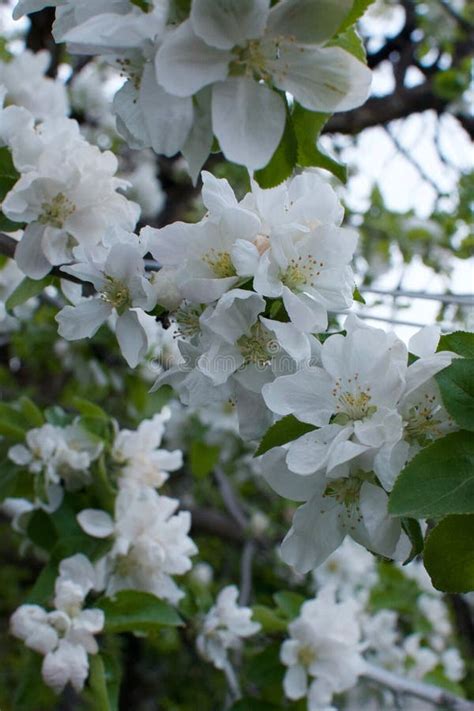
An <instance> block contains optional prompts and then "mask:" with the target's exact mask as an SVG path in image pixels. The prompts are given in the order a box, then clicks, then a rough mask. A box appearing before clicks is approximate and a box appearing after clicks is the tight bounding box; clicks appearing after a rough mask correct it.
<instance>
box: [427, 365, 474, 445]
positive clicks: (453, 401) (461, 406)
mask: <svg viewBox="0 0 474 711" xmlns="http://www.w3.org/2000/svg"><path fill="white" fill-rule="evenodd" d="M436 380H437V382H438V385H439V388H440V390H441V395H442V398H443V402H444V405H445V407H446V409H447V411H448V412H449V414H450V415H451V416H452V417H453V418H454V420H455V421H456V422H457V423H458V425H459V426H460V427H463V428H464V429H465V430H470V431H471V432H472V431H474V358H456V359H455V360H453V362H452V363H451V365H450V366H449V368H445V370H443V371H441V373H438V375H437V376H436Z"/></svg>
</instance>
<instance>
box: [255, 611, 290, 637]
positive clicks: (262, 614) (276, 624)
mask: <svg viewBox="0 0 474 711" xmlns="http://www.w3.org/2000/svg"><path fill="white" fill-rule="evenodd" d="M252 619H253V620H255V622H259V623H260V624H261V625H262V630H263V631H264V632H267V633H270V634H272V633H273V632H285V631H286V628H287V627H288V620H287V619H285V618H283V617H281V615H279V614H278V612H277V611H276V610H273V609H272V608H271V607H267V606H266V605H254V606H253V607H252Z"/></svg>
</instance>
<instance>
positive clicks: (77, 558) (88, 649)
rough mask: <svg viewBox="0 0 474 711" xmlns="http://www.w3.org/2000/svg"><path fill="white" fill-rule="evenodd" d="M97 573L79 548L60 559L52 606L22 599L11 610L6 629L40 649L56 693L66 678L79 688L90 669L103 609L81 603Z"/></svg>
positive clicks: (93, 586)
mask: <svg viewBox="0 0 474 711" xmlns="http://www.w3.org/2000/svg"><path fill="white" fill-rule="evenodd" d="M94 589H97V575H96V572H95V570H94V568H93V566H92V565H91V563H90V561H89V560H88V559H87V558H86V557H85V556H84V555H82V554H80V553H79V554H77V555H74V556H72V557H71V558H66V559H64V560H63V561H62V562H61V564H60V566H59V576H58V578H57V579H56V585H55V597H54V610H53V611H51V612H47V611H46V610H45V609H44V608H42V607H40V606H39V605H22V606H21V607H19V608H18V609H17V610H16V612H15V613H14V614H13V616H12V618H11V623H10V629H11V632H12V634H13V635H15V637H18V638H19V639H22V640H23V641H24V642H25V644H26V646H27V647H29V648H30V649H33V650H34V651H35V652H39V653H40V654H43V655H44V660H43V666H42V674H43V679H44V681H45V683H46V684H47V685H48V686H50V687H51V688H52V689H54V691H55V692H56V693H60V692H61V691H62V690H63V689H64V687H65V686H66V684H68V683H69V682H70V683H71V684H72V686H73V687H74V689H75V690H76V691H81V690H82V688H83V686H84V683H85V681H86V679H87V676H88V673H89V660H88V655H89V654H97V652H98V646H97V642H96V640H95V635H97V634H99V633H100V632H101V631H102V629H103V627H104V613H103V611H102V610H99V609H93V608H92V609H83V606H84V602H85V600H86V597H87V595H88V594H89V593H90V592H91V590H94Z"/></svg>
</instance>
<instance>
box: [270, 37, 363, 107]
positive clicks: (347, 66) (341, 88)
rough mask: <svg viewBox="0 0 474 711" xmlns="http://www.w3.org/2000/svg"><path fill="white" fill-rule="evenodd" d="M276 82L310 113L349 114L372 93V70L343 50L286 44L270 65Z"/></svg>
mask: <svg viewBox="0 0 474 711" xmlns="http://www.w3.org/2000/svg"><path fill="white" fill-rule="evenodd" d="M268 69H269V71H270V72H271V74H272V77H273V82H274V84H275V86H277V87H278V88H279V89H281V90H282V91H288V92H289V93H290V94H292V95H293V96H294V97H295V99H296V100H297V101H298V102H299V103H300V104H301V105H302V106H304V107H305V108H306V109H309V110H310V111H325V112H331V113H332V112H334V111H348V110H349V109H354V108H356V107H357V106H360V105H361V104H363V103H364V102H365V101H366V99H367V97H368V95H369V90H370V84H371V81H372V74H371V71H370V69H368V67H366V66H365V64H362V62H360V61H359V60H358V59H356V58H355V57H353V56H352V55H351V54H349V53H348V52H346V51H344V50H343V49H341V48H340V47H323V48H319V47H311V48H310V47H301V46H298V45H296V46H294V45H290V44H285V45H282V46H281V47H280V55H279V57H278V59H274V60H270V61H269V62H268Z"/></svg>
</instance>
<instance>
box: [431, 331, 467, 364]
mask: <svg viewBox="0 0 474 711" xmlns="http://www.w3.org/2000/svg"><path fill="white" fill-rule="evenodd" d="M438 351H452V352H453V353H457V354H458V355H460V356H463V358H474V333H468V332H467V331H454V332H453V333H447V334H446V335H445V336H441V338H440V339H439V343H438Z"/></svg>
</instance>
